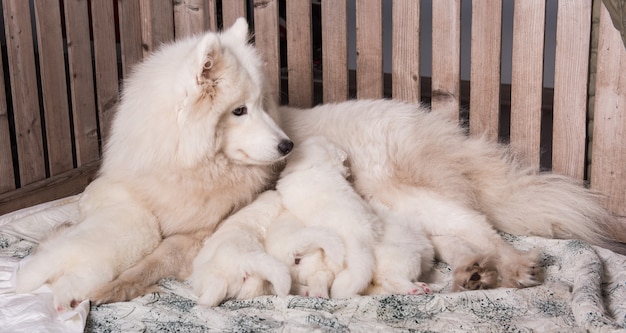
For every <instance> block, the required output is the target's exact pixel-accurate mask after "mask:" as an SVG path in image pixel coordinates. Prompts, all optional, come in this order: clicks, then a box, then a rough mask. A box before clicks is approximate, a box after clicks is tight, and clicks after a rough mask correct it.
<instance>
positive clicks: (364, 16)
mask: <svg viewBox="0 0 626 333" xmlns="http://www.w3.org/2000/svg"><path fill="white" fill-rule="evenodd" d="M356 96H357V98H361V99H363V98H381V97H383V10H382V0H361V1H357V2H356Z"/></svg>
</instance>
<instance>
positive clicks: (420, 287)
mask: <svg viewBox="0 0 626 333" xmlns="http://www.w3.org/2000/svg"><path fill="white" fill-rule="evenodd" d="M413 285H414V288H412V289H411V290H409V292H408V293H407V294H409V295H422V294H431V293H432V290H431V289H430V287H428V285H427V284H426V283H424V282H415V283H413Z"/></svg>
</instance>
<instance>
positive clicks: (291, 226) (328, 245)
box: [265, 211, 345, 298]
mask: <svg viewBox="0 0 626 333" xmlns="http://www.w3.org/2000/svg"><path fill="white" fill-rule="evenodd" d="M265 249H266V250H267V252H268V253H269V254H271V255H273V256H274V257H276V258H278V259H280V260H281V261H282V262H284V263H285V264H286V265H287V266H288V267H289V271H290V273H291V283H292V284H291V293H293V294H297V295H301V296H313V297H324V298H328V296H329V295H328V291H329V290H330V287H331V284H332V282H333V280H334V279H335V276H336V275H337V274H339V272H341V271H342V270H343V268H344V256H345V249H344V246H343V239H342V238H341V237H339V235H338V234H337V233H336V232H335V231H334V230H333V229H330V228H325V227H319V226H311V227H307V226H305V225H304V224H303V223H302V222H301V221H300V220H298V218H297V217H295V216H294V215H293V214H291V213H290V212H289V211H284V212H283V213H282V214H281V215H280V216H279V218H278V219H277V220H276V221H275V222H273V223H272V224H271V225H270V226H269V228H268V229H267V236H266V238H265Z"/></svg>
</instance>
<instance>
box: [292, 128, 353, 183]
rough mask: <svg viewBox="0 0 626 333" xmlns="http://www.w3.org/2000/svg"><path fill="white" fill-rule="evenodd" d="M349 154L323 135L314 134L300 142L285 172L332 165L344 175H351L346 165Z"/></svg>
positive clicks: (331, 166)
mask: <svg viewBox="0 0 626 333" xmlns="http://www.w3.org/2000/svg"><path fill="white" fill-rule="evenodd" d="M347 159H348V154H347V153H346V152H345V151H344V150H342V149H341V148H339V146H337V145H336V144H334V143H333V142H331V141H330V140H328V139H327V138H326V137H323V136H313V137H309V138H307V139H305V140H303V141H302V142H301V143H299V144H298V146H297V147H296V149H294V152H293V154H292V156H290V158H289V161H288V164H287V168H286V169H285V172H286V173H288V172H290V171H295V170H304V169H310V168H319V167H326V168H328V167H330V168H333V169H335V170H337V171H338V172H339V173H341V175H343V176H344V177H346V178H347V177H348V176H350V170H349V169H348V167H347V166H346V164H347Z"/></svg>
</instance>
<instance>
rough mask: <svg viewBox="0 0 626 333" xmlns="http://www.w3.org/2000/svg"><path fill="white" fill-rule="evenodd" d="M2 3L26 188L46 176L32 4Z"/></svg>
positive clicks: (13, 0) (22, 180) (10, 0)
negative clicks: (31, 15)
mask: <svg viewBox="0 0 626 333" xmlns="http://www.w3.org/2000/svg"><path fill="white" fill-rule="evenodd" d="M2 4H3V10H4V24H5V31H6V34H7V38H6V42H7V50H9V52H8V62H9V64H8V65H9V79H10V81H11V94H12V100H13V110H19V112H14V113H13V117H14V121H15V134H16V135H15V136H16V141H17V155H18V160H19V177H20V184H21V185H22V186H23V185H26V184H30V183H32V182H35V181H38V180H41V179H44V178H45V177H46V169H45V162H44V155H43V137H42V134H41V119H40V115H39V102H38V99H37V98H34V97H35V96H36V94H37V91H38V90H37V77H36V72H35V57H34V53H35V51H34V49H33V39H32V28H31V21H30V8H29V5H28V1H22V0H5V1H3V2H2Z"/></svg>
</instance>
